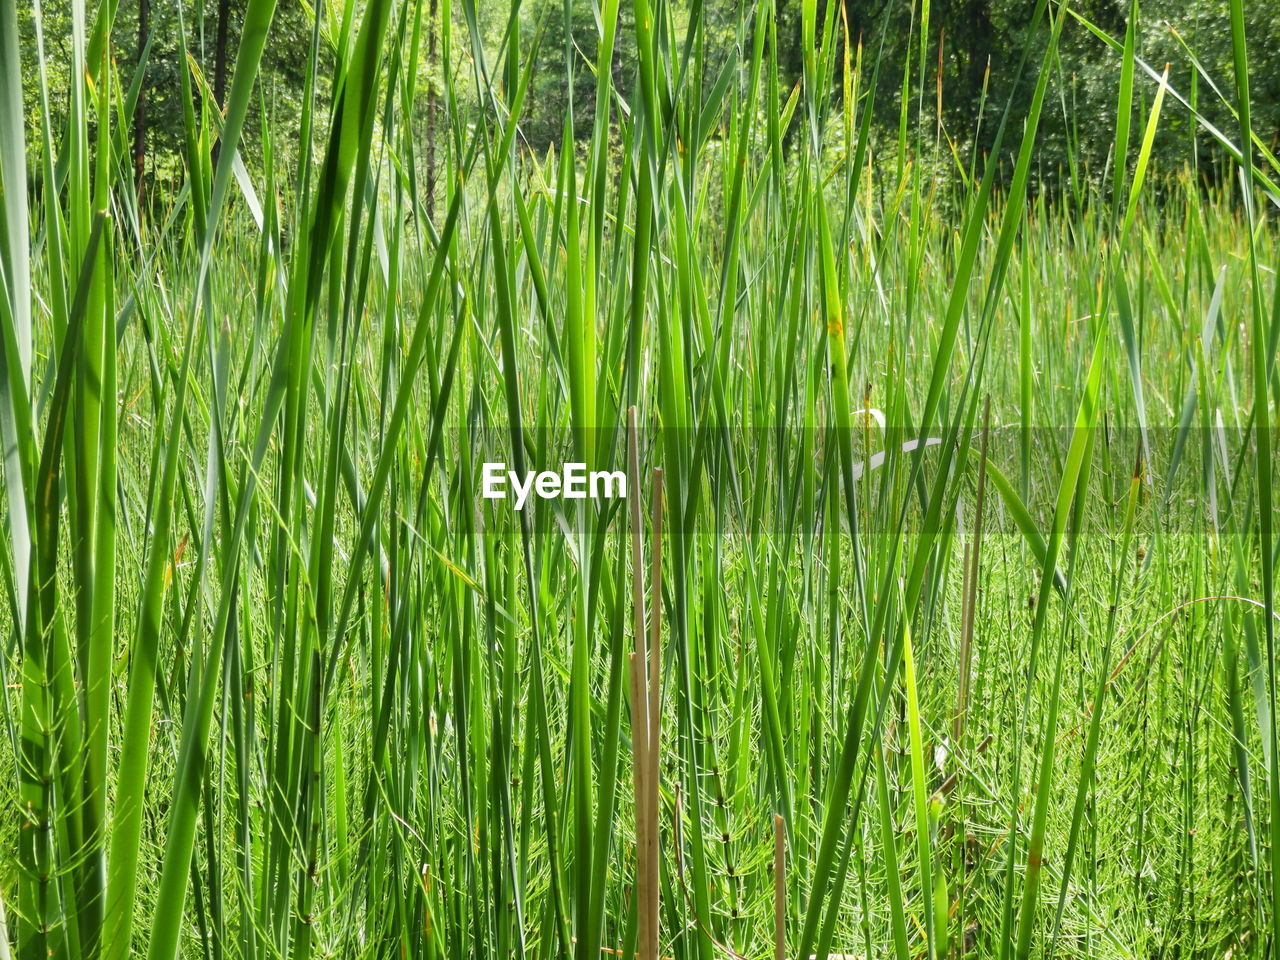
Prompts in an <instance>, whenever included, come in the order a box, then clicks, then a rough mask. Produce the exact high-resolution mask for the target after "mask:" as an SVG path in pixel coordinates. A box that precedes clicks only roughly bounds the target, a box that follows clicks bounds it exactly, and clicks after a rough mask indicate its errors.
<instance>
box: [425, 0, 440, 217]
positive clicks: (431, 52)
mask: <svg viewBox="0 0 1280 960" xmlns="http://www.w3.org/2000/svg"><path fill="white" fill-rule="evenodd" d="M436 4H437V0H431V8H430V14H429V16H428V19H427V73H428V79H427V219H428V220H432V221H434V220H435V216H436V33H437V29H438V28H437V25H436Z"/></svg>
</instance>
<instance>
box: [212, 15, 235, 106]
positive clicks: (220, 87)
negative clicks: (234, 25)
mask: <svg viewBox="0 0 1280 960" xmlns="http://www.w3.org/2000/svg"><path fill="white" fill-rule="evenodd" d="M230 19H231V0H218V36H217V39H216V40H215V41H214V48H213V98H214V99H215V100H217V101H218V109H219V110H221V109H222V107H223V105H224V104H225V102H226V96H227V32H228V30H229V29H230V24H229V22H228V21H230Z"/></svg>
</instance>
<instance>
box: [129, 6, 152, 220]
mask: <svg viewBox="0 0 1280 960" xmlns="http://www.w3.org/2000/svg"><path fill="white" fill-rule="evenodd" d="M150 21H151V0H138V65H139V66H141V65H142V54H143V51H145V50H146V49H147V35H148V34H149V33H150ZM146 170H147V82H146V79H145V77H144V79H143V81H142V84H141V86H139V88H138V102H137V105H136V106H135V107H134V110H133V189H134V191H135V192H136V193H137V196H138V211H139V214H141V212H142V207H143V200H144V198H145V193H144V177H145V175H146Z"/></svg>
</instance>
